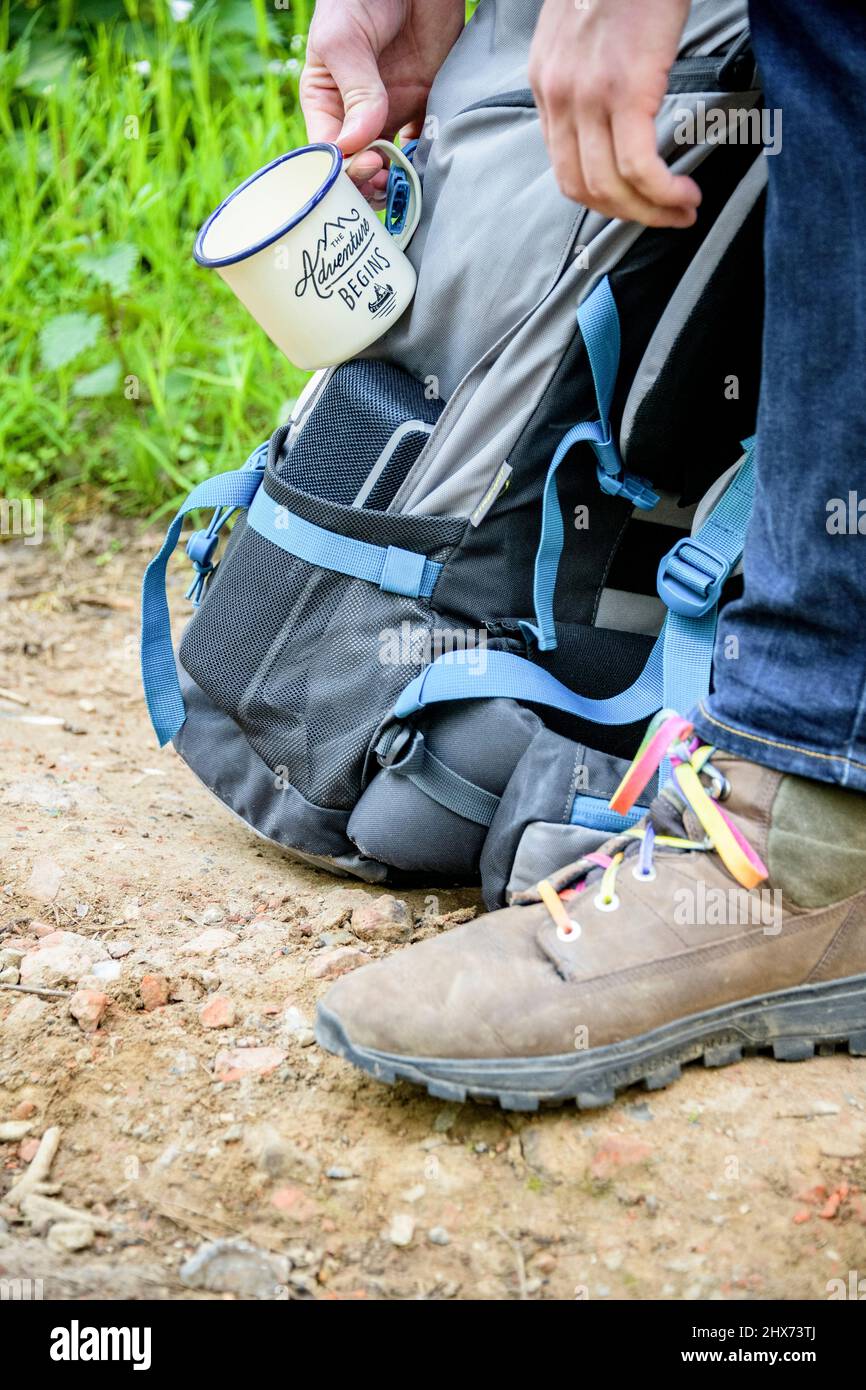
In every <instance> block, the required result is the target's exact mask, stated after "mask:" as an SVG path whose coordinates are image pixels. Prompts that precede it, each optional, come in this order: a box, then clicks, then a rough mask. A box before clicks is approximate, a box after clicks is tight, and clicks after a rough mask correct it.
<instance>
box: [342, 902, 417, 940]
mask: <svg viewBox="0 0 866 1390" xmlns="http://www.w3.org/2000/svg"><path fill="white" fill-rule="evenodd" d="M412 927H413V922H412V914H411V912H410V911H409V908H408V907H407V905H406V904H405V903H404V902H403V899H402V898H394V897H392V896H391V894H390V893H383V895H382V897H380V898H374V899H373V901H372V902H369V901H368V902H366V903H365V904H364V905H363V907H356V908H354V909H353V911H352V931H353V932H354V933H355V935H356V936H358V937H360V938H361V940H362V941H405V940H407V938H408V937H410V936H411V935H412Z"/></svg>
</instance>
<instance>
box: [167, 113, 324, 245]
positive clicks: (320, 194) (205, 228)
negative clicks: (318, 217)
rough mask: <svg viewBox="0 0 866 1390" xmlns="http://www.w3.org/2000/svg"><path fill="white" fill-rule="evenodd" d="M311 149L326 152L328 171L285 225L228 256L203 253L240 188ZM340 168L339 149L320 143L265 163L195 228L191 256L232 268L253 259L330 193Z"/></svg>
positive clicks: (295, 225) (301, 220) (305, 146)
mask: <svg viewBox="0 0 866 1390" xmlns="http://www.w3.org/2000/svg"><path fill="white" fill-rule="evenodd" d="M313 150H326V151H327V152H328V154H330V156H331V161H332V162H331V168H330V169H329V171H328V173H327V175H326V177H325V179H324V182H323V183H322V184H321V186H320V187H319V188H317V189H316V191H315V193H314V194H313V196H312V198H309V199H308V201H307V202H306V203H304V206H303V207H302V208H299V209H298V211H297V212H296V213H295V214H294V215H293V216H292V217H290V218H289V220H288V222H284V223H283V224H282V226H280V227H278V228H277V230H276V231H275V232H271V233H270V235H269V236H266V237H263V238H262V240H261V241H256V242H254V243H253V244H252V245H251V246H245V247H244V249H243V251H236V252H234V253H233V254H232V255H231V256H206V255H205V253H204V250H203V247H204V242H205V237H206V236H207V234H208V232H209V231H210V229H211V227H212V226H213V224H214V222H215V221H216V220H217V218H218V217H219V215H220V213H221V212H224V211H225V209H226V208H227V207H228V205H229V203H231V202H233V201H234V199H235V198H237V196H238V194H239V193H243V191H244V189H245V188H249V186H250V184H253V183H255V181H256V179H260V178H261V177H262V176H263V175H264V174H269V173H270V171H271V170H272V169H276V168H277V167H278V165H280V164H284V163H285V162H286V160H287V159H296V158H297V157H298V155H300V154H310V152H311V151H313ZM342 167H343V152H342V150H341V149H340V148H339V146H338V145H331V144H328V143H325V142H322V141H319V142H317V143H316V144H313V145H301V147H300V149H297V150H289V152H288V154H281V155H278V156H277V158H276V159H272V160H271V162H270V164H265V165H264V166H263V167H262V168H261V169H257V170H256V172H255V173H254V174H250V176H249V178H248V179H244V181H243V183H239V184H238V186H237V188H233V189H232V191H231V193H229V195H228V197H227V198H223V200H222V202H221V203H220V205H219V207H218V208H214V210H213V212H212V213H211V215H210V217H209V218H208V219H207V221H206V222H205V223H204V224H203V225H202V226H201V227H200V228H199V231H198V235H197V236H196V239H195V246H194V247H193V252H192V254H193V256H194V257H195V259H196V260H197V261H198V263H199V265H204V266H221V265H235V264H236V263H237V262H238V261H247V260H249V258H250V256H254V255H255V254H256V252H257V251H262V250H264V248H265V247H266V246H272V245H273V243H274V242H275V241H279V239H280V237H281V236H285V234H286V232H290V231H291V230H292V228H293V227H297V225H298V223H299V222H303V220H304V218H305V217H306V216H307V215H308V214H309V213H311V212H312V211H313V208H315V207H317V206H318V205H319V203H320V202H321V201H322V199H323V198H324V196H325V194H326V193H329V192H330V191H331V189H332V188H333V186H334V183H335V182H336V180H337V176H338V174H339V173H340V170H341V169H342Z"/></svg>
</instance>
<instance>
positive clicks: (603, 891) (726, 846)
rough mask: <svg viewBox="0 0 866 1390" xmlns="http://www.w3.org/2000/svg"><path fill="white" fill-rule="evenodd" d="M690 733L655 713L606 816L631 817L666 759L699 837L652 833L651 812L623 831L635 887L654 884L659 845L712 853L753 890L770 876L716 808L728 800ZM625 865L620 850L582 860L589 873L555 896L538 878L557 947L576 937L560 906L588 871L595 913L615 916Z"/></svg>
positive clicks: (671, 717)
mask: <svg viewBox="0 0 866 1390" xmlns="http://www.w3.org/2000/svg"><path fill="white" fill-rule="evenodd" d="M693 728H694V726H693V725H692V724H690V723H689V721H688V720H687V719H683V718H681V716H680V715H678V714H673V713H671V711H670V710H662V711H661V712H660V713H659V714H657V715H656V716H655V718H654V719H653V720H652V722H651V723H650V725H649V728H648V729H647V731H646V734H645V735H644V739H643V742H642V743H641V746H640V748H639V749H638V750H637V753H636V754H635V757H634V760H633V762H632V764H631V767H630V768H629V770H628V772H627V773H626V775H625V777H624V778H623V779H622V782H621V783H620V784H619V786H618V787H617V789H616V791H615V792H614V794H613V796H612V797H611V799H610V803H609V804H610V808H611V810H612V811H618V812H619V813H620V814H624V813H625V812H626V811H630V810H631V808H632V806H633V805H634V803H635V802H636V801H637V798H638V797H639V796H640V794H641V792H642V791H643V789H644V787H646V785H647V783H648V782H649V781H650V780H651V779H652V778H653V777H654V776H655V774H656V772H657V771H658V768H659V767H660V766H661V764H662V762H663V761H664V760H665V758H668V759H669V760H670V766H671V771H672V774H673V783H674V785H675V786H676V788H677V790H678V792H679V794H680V796H681V797H682V799H683V802H684V803H685V804H686V805H688V806H689V807H691V810H692V811H693V812H694V814H695V816H696V818H697V820H698V821H699V822H700V824H701V826H702V828H703V830H704V835H705V838H704V839H703V840H690V839H687V838H686V837H685V836H678V835H664V834H658V833H657V832H656V830H655V827H654V825H653V822H652V814H651V813H650V815H649V816H647V817H646V819H645V820H644V821H643V822H642V823H641V824H640V825H635V826H633V827H632V828H631V829H629V830H626V831H624V832H623V834H624V836H627V837H629V838H633V839H638V840H640V842H641V843H640V849H639V851H638V853H637V855H629V859H630V860H631V859H634V864H633V867H632V875H633V877H634V878H635V879H637V881H638V882H642V883H650V882H652V880H653V879H654V878H655V877H656V867H655V864H654V862H653V855H654V851H655V848H656V846H657V845H658V846H665V847H666V848H668V849H679V850H700V851H703V852H705V853H716V854H718V856H719V858H720V859H721V861H722V863H723V864H724V866H725V868H726V869H727V870H728V872H729V874H730V875H731V876H732V878H734V879H736V881H737V883H739V884H741V885H742V887H743V888H755V887H757V885H758V884H759V883H761V882H763V880H764V879H765V878H767V876H768V870H767V868H766V866H765V865H764V864H763V862H762V861H761V859H760V858H759V856H758V855H757V854H756V853H755V851H754V850H753V848H752V846H751V845H750V844H749V842H748V840H747V839H746V837H745V836H744V835H743V834H742V832H741V831H740V830H738V828H737V826H736V825H735V824H734V822H733V821H732V820H731V818H730V816H729V815H728V814H727V813H726V812H725V811H724V810H723V809H722V807H721V806H720V805H719V801H720V800H721V799H722V798H723V797H724V796H726V795H727V792H728V784H727V781H726V779H725V778H724V777H723V776H722V774H721V773H720V772H719V771H718V769H717V768H715V767H714V766H713V764H712V756H713V753H714V752H715V748H713V747H712V746H711V745H709V744H702V743H701V742H700V740H699V739H698V738H696V737H694V736H693ZM702 777H707V778H708V779H709V784H710V785H709V788H707V787H706V786H705V785H704V783H703V782H702V780H701V778H702ZM625 859H626V852H625V851H624V850H618V851H617V852H616V853H615V854H613V855H609V854H604V853H602V852H601V851H596V852H595V853H593V854H587V855H585V856H584V862H585V863H586V864H587V868H586V869H584V870H583V878H582V880H581V881H580V882H578V883H576V884H572V885H570V886H569V887H567V888H565V889H562V890H560V891H559V892H557V890H556V888H554V886H553V884H552V883H551V882H550V880H549V879H542V881H541V882H540V883H539V884H538V885H537V892H538V894H539V896H540V898H541V901H542V902H543V903H544V905H545V907H546V908H547V910H548V912H549V913H550V915H551V917H552V918H553V920H554V921H555V923H556V934H557V936H558V937H559V939H560V940H561V941H575V940H576V939H577V938H578V937H579V936H580V923H579V922H576V921H575V920H574V919H573V918H572V917H570V916H569V914H568V912H567V910H566V908H565V903H564V901H563V900H564V899H570V898H573V897H576V896H577V895H578V894H580V893H583V892H585V891H586V889H587V887H588V886H589V875H590V874H591V873H592V872H593V869H595V868H600V869H602V871H603V872H602V875H601V879H600V881H598V892H597V894H596V897H595V903H594V905H595V907H596V908H598V910H599V911H601V912H615V911H616V909H617V908H618V907H619V898H618V897H617V893H616V880H617V875H618V874H619V873H620V871H621V870H622V867H623V864H624V862H625Z"/></svg>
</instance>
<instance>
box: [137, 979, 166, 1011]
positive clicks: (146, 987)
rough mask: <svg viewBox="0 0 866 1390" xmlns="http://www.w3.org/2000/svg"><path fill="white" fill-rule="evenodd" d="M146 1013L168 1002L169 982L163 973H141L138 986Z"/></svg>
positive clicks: (162, 1006)
mask: <svg viewBox="0 0 866 1390" xmlns="http://www.w3.org/2000/svg"><path fill="white" fill-rule="evenodd" d="M138 992H139V994H140V996H141V1002H142V1004H143V1005H144V1008H145V1012H146V1013H153V1010H154V1009H161V1008H164V1006H165V1005H166V1004H167V1003H168V994H169V984H168V980H167V979H166V978H165V976H164V975H142V977H141V983H140V984H139V986H138Z"/></svg>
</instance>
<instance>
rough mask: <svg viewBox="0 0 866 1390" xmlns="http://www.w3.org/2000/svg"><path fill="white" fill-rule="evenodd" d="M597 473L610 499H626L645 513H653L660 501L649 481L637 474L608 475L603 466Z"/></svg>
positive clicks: (600, 485) (601, 485)
mask: <svg viewBox="0 0 866 1390" xmlns="http://www.w3.org/2000/svg"><path fill="white" fill-rule="evenodd" d="M596 471H597V473H598V485H599V487H600V488H601V490H602V492H606V493H607V494H608V496H609V497H625V498H627V499H628V501H629V502H631V504H632V506H633V507H639V508H640V510H641V511H643V512H650V511H652V509H653V507H654V506H655V505H656V503H657V502H658V500H659V495H658V493H657V492H654V491H653V489H652V488H651V487H650V485H649V482H648V481H647V479H646V478H640V477H638V475H637V473H608V472H606V471H605V469H604V468H602V466H601V464H599V465H598V468H597V470H596Z"/></svg>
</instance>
